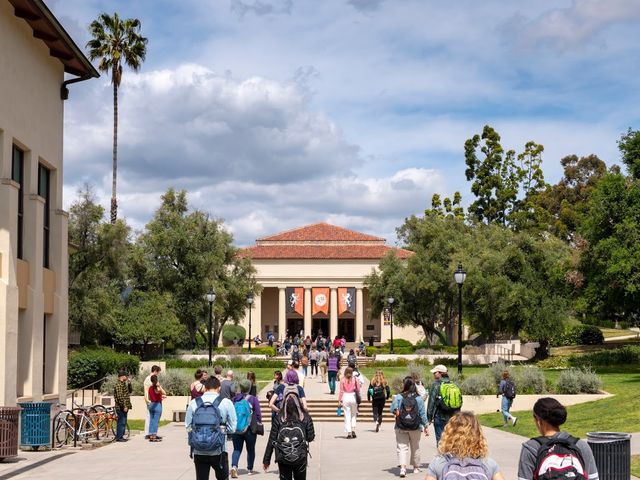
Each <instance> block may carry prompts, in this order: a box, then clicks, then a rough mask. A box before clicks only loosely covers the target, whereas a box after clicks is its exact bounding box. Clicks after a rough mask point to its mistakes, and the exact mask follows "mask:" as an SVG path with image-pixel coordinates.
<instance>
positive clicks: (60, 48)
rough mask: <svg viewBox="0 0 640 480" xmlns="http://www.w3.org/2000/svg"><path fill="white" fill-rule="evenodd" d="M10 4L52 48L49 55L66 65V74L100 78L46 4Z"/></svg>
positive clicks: (33, 0) (23, 0)
mask: <svg viewBox="0 0 640 480" xmlns="http://www.w3.org/2000/svg"><path fill="white" fill-rule="evenodd" d="M9 3H11V5H13V8H14V13H15V16H16V17H18V18H22V19H23V20H24V21H25V22H27V23H28V24H29V26H30V27H31V29H32V30H33V36H34V37H35V38H37V39H39V40H41V41H42V42H43V43H44V44H45V45H46V46H47V47H48V48H49V54H50V55H51V56H52V57H56V58H57V59H59V60H60V61H61V62H62V64H63V65H64V71H65V72H66V73H69V74H71V75H76V76H78V77H82V78H87V79H88V78H97V77H99V76H100V74H99V73H98V71H97V70H96V69H95V67H94V66H93V65H92V64H91V62H90V61H89V59H88V58H87V57H86V56H85V55H84V53H82V50H80V48H79V47H78V46H77V45H76V44H75V42H74V41H73V40H72V39H71V37H70V36H69V34H68V33H67V31H66V30H65V29H64V27H63V26H62V25H61V24H60V22H59V21H58V19H57V18H56V17H55V16H54V15H53V13H51V10H49V8H48V7H47V6H46V5H45V3H44V2H43V1H42V0H9Z"/></svg>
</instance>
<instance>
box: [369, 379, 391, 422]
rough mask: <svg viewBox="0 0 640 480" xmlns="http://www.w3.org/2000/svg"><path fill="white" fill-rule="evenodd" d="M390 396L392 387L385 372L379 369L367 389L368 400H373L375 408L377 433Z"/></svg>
mask: <svg viewBox="0 0 640 480" xmlns="http://www.w3.org/2000/svg"><path fill="white" fill-rule="evenodd" d="M389 398H391V389H390V388H389V384H388V383H387V381H386V380H385V378H384V373H382V370H380V369H378V370H376V373H375V375H374V376H373V379H372V380H371V383H370V384H369V388H368V390H367V400H368V401H369V402H371V408H372V409H373V423H375V424H376V433H377V432H379V431H380V424H381V423H382V412H383V411H384V404H385V403H386V401H387V400H389Z"/></svg>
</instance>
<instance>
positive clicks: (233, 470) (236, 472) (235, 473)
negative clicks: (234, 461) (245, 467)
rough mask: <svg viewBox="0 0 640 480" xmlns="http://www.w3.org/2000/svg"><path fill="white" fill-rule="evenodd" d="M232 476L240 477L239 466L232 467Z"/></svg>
mask: <svg viewBox="0 0 640 480" xmlns="http://www.w3.org/2000/svg"><path fill="white" fill-rule="evenodd" d="M231 478H238V467H231Z"/></svg>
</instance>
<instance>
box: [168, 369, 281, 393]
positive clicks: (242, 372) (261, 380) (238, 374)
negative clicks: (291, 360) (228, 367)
mask: <svg viewBox="0 0 640 480" xmlns="http://www.w3.org/2000/svg"><path fill="white" fill-rule="evenodd" d="M172 370H174V369H172ZM175 370H182V371H183V372H187V373H188V374H190V375H193V373H194V372H195V369H193V368H179V369H175ZM211 371H213V369H211ZM250 371H251V372H253V373H255V374H256V380H257V382H258V392H260V390H261V389H262V388H263V387H264V386H265V385H267V384H268V383H272V382H273V372H275V371H276V369H275V368H234V369H233V373H234V374H235V378H237V379H238V378H247V372H250ZM280 371H281V372H282V373H283V374H284V371H285V367H284V365H283V366H282V368H281V369H280ZM223 374H224V372H223Z"/></svg>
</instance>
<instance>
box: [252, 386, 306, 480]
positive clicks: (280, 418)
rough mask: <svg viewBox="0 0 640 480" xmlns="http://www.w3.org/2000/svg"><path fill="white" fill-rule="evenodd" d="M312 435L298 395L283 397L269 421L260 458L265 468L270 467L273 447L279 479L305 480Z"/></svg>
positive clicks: (266, 469) (292, 394) (265, 469)
mask: <svg viewBox="0 0 640 480" xmlns="http://www.w3.org/2000/svg"><path fill="white" fill-rule="evenodd" d="M314 438H315V430H314V428H313V420H312V419H311V417H310V416H309V414H308V413H307V412H306V410H305V409H304V408H303V407H302V404H301V402H300V401H299V398H298V397H297V396H296V395H295V394H294V393H291V394H289V395H287V396H285V398H284V400H283V407H282V410H281V411H280V412H279V413H278V415H277V416H276V418H275V420H274V421H273V423H272V424H271V432H270V433H269V440H268V441H267V448H266V449H265V452H264V458H263V460H262V466H263V468H264V471H265V472H267V471H268V470H269V465H270V464H271V455H272V453H273V451H274V450H275V452H276V463H277V464H278V470H279V473H280V480H306V478H307V457H308V456H309V442H312V441H313V439H314Z"/></svg>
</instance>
